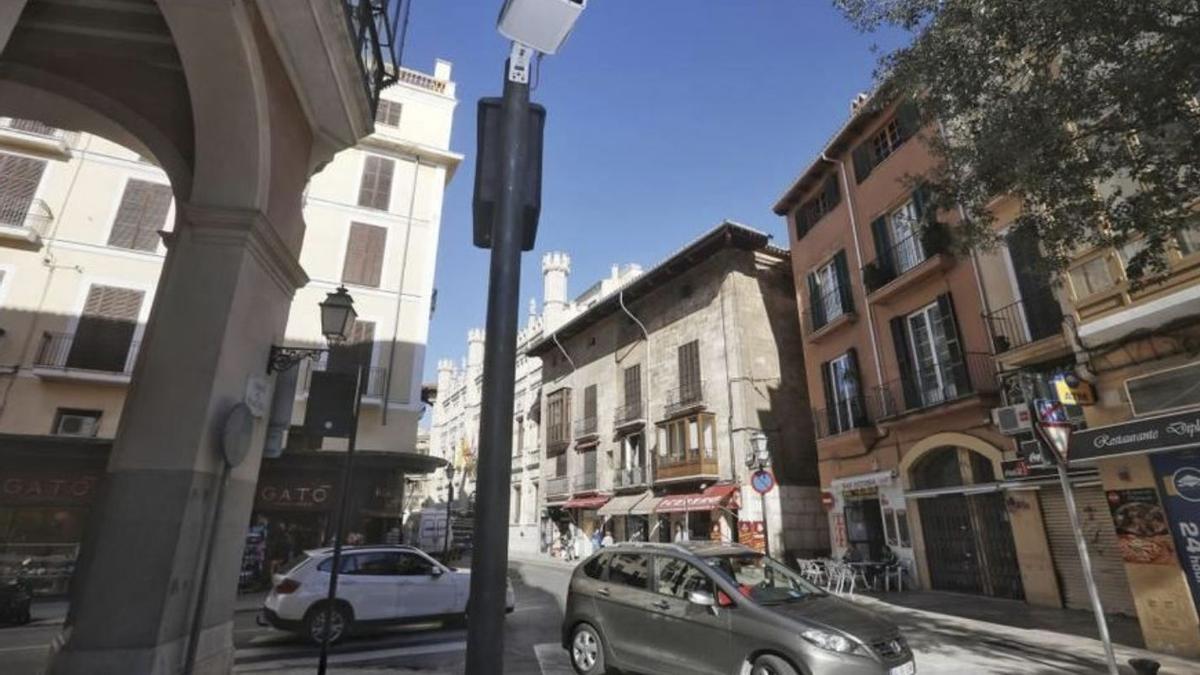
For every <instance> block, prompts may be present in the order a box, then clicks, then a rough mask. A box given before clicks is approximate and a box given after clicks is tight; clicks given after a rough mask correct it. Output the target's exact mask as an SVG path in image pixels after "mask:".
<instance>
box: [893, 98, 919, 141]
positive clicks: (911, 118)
mask: <svg viewBox="0 0 1200 675" xmlns="http://www.w3.org/2000/svg"><path fill="white" fill-rule="evenodd" d="M896 128H897V129H899V130H900V142H901V143H903V142H904V141H906V140H908V139H909V138H912V137H913V136H915V135H916V134H917V132H918V131H920V130H921V111H920V109H918V108H917V105H916V104H915V103H913V102H912V101H905V102H903V103H901V104H900V107H898V108H897V109H896Z"/></svg>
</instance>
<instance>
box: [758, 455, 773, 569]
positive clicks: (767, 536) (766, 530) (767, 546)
mask: <svg viewBox="0 0 1200 675" xmlns="http://www.w3.org/2000/svg"><path fill="white" fill-rule="evenodd" d="M759 471H762V469H759ZM758 497H759V499H762V511H763V552H764V553H766V554H767V556H768V557H769V556H770V555H771V527H770V526H769V525H768V524H767V493H765V492H760V493H758Z"/></svg>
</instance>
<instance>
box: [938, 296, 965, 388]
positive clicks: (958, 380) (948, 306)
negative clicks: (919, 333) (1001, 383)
mask: <svg viewBox="0 0 1200 675" xmlns="http://www.w3.org/2000/svg"><path fill="white" fill-rule="evenodd" d="M937 307H938V320H939V321H940V323H941V328H942V329H941V333H942V336H943V338H944V339H945V340H946V353H947V354H949V355H950V363H948V364H946V365H945V366H944V367H945V368H947V369H948V370H949V374H950V377H951V379H952V380H953V381H954V384H955V386H956V387H958V391H959V393H963V392H967V391H970V387H971V382H970V379H969V377H968V374H967V359H966V355H965V354H964V352H963V345H962V333H960V332H959V330H958V317H956V316H955V315H954V301H953V300H952V299H951V298H950V294H949V293H944V294H942V295H939V296H938V298H937Z"/></svg>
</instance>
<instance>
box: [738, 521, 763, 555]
mask: <svg viewBox="0 0 1200 675" xmlns="http://www.w3.org/2000/svg"><path fill="white" fill-rule="evenodd" d="M738 543H739V544H741V545H743V546H748V547H750V548H752V549H754V550H755V551H758V552H759V553H766V552H767V533H766V529H764V528H763V522H762V521H761V520H740V521H738Z"/></svg>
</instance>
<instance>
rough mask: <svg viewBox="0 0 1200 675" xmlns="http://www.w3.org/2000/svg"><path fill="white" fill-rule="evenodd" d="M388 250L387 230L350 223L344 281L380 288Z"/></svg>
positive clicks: (343, 274) (343, 272) (375, 226)
mask: <svg viewBox="0 0 1200 675" xmlns="http://www.w3.org/2000/svg"><path fill="white" fill-rule="evenodd" d="M386 248H387V228H384V227H380V226H378V225H367V224H366V223H350V238H349V240H348V241H347V242H346V260H345V262H344V264H343V265H342V281H343V282H345V283H347V284H358V285H360V286H372V287H375V288H378V287H379V282H380V279H381V277H382V274H383V254H384V249H386Z"/></svg>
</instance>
